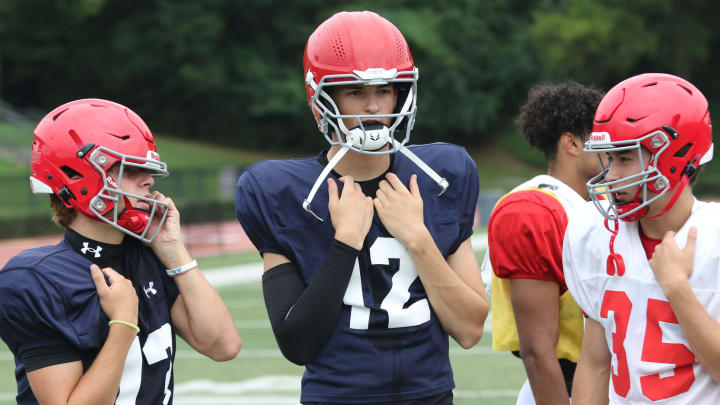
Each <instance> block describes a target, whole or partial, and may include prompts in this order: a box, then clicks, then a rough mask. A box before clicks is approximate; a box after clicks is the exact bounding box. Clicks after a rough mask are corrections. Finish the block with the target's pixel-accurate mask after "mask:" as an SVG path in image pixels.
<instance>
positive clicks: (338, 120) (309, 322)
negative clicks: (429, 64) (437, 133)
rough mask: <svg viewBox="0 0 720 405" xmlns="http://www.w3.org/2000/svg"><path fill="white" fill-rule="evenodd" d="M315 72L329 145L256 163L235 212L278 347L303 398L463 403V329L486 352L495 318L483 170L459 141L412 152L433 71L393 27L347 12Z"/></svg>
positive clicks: (336, 21) (315, 39) (315, 48)
mask: <svg viewBox="0 0 720 405" xmlns="http://www.w3.org/2000/svg"><path fill="white" fill-rule="evenodd" d="M303 68H304V72H303V75H304V77H305V83H306V88H307V94H308V101H309V104H310V109H311V111H312V113H313V116H314V117H315V119H316V121H317V123H318V127H319V129H320V131H321V132H322V133H323V135H325V137H326V139H327V140H328V141H329V142H330V149H329V150H326V151H323V152H321V153H320V154H319V155H318V156H316V157H308V158H304V159H292V160H270V161H264V162H260V163H258V164H255V165H253V166H252V167H250V168H248V170H246V171H245V172H244V173H243V174H242V176H241V177H240V179H239V182H238V189H237V203H236V212H237V217H238V219H239V221H240V223H241V224H242V226H243V228H244V229H245V231H246V232H247V233H248V235H249V236H250V239H251V240H252V242H253V243H254V244H255V246H256V247H257V249H258V250H259V252H260V254H261V255H262V257H263V262H264V267H265V272H264V274H263V292H264V296H265V303H266V306H267V310H268V315H269V318H270V322H271V325H272V328H273V332H274V333H275V337H276V340H277V342H278V346H279V347H280V349H281V351H282V353H283V354H284V355H285V357H286V358H287V359H288V360H290V361H292V362H294V363H296V364H301V365H305V366H306V371H305V374H304V376H303V380H302V394H301V402H303V403H305V404H312V403H383V404H386V403H387V404H391V403H392V404H450V403H452V389H453V387H454V382H453V377H452V371H451V369H450V361H449V355H448V334H449V335H450V336H452V337H453V338H454V339H455V340H456V341H457V342H458V343H459V344H460V345H461V346H462V347H464V348H470V347H472V346H473V345H475V343H476V342H477V341H478V340H479V339H480V337H481V336H482V332H483V323H484V320H485V318H486V316H487V312H488V302H487V298H486V296H485V293H484V290H483V285H482V280H481V276H480V271H479V268H478V265H477V262H476V260H475V256H474V253H473V250H472V246H471V244H470V236H471V235H472V224H473V217H474V213H475V206H476V204H477V195H478V171H477V167H476V166H475V164H474V162H473V161H472V159H471V158H470V156H469V155H468V154H467V152H465V150H464V149H463V148H461V147H458V146H455V145H449V144H432V145H417V146H406V142H407V141H408V138H409V135H410V130H411V129H412V126H413V123H414V120H415V113H416V111H417V78H418V70H417V68H416V67H415V65H414V63H413V59H412V56H411V54H410V50H409V48H408V45H407V43H406V42H405V39H404V38H403V35H402V34H401V33H400V31H398V29H397V28H396V27H395V26H394V25H393V24H392V23H390V22H389V21H388V20H386V19H384V18H383V17H381V16H379V15H377V14H375V13H372V12H367V11H364V12H342V13H338V14H335V15H333V16H332V17H331V18H329V19H328V20H326V21H325V22H323V23H322V24H321V25H320V26H319V27H318V28H317V29H316V30H315V31H314V32H313V33H312V35H311V36H310V38H309V40H308V42H307V46H306V48H305V57H304V64H303ZM396 134H399V136H398V137H397V138H396V136H395V135H396ZM438 194H440V195H438Z"/></svg>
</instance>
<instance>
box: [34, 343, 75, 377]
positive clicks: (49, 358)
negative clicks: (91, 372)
mask: <svg viewBox="0 0 720 405" xmlns="http://www.w3.org/2000/svg"><path fill="white" fill-rule="evenodd" d="M20 360H21V361H22V362H23V366H25V371H28V372H30V371H34V370H37V369H41V368H43V367H47V366H54V365H55V364H61V363H71V362H73V361H77V360H82V357H80V353H78V352H77V350H75V348H74V347H72V346H71V345H69V344H60V345H51V346H41V347H36V348H34V349H28V350H25V351H24V352H22V354H21V355H20Z"/></svg>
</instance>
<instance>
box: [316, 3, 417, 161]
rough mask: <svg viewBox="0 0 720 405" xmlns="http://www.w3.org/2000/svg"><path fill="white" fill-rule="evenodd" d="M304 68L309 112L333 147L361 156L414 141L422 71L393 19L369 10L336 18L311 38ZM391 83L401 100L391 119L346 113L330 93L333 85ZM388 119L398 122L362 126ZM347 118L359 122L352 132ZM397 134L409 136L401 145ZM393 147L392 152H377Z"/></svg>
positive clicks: (325, 24) (398, 100)
mask: <svg viewBox="0 0 720 405" xmlns="http://www.w3.org/2000/svg"><path fill="white" fill-rule="evenodd" d="M303 69H304V74H305V84H306V86H305V88H306V90H307V96H308V103H309V104H310V109H311V110H312V112H313V115H314V116H315V120H316V121H317V123H318V128H319V129H320V132H322V133H323V135H325V138H326V139H327V140H328V142H330V144H332V145H336V144H340V145H343V146H346V147H348V148H350V149H353V150H355V151H358V152H361V153H392V152H396V151H397V150H398V149H399V148H400V147H402V145H404V144H405V143H406V142H407V141H408V140H409V138H410V130H411V129H412V127H413V125H414V122H415V113H416V111H417V79H418V70H417V68H415V65H414V63H413V58H412V55H411V54H410V48H409V47H408V45H407V42H405V38H404V37H403V35H402V34H401V33H400V31H399V30H398V29H397V28H396V27H395V26H394V25H393V24H392V23H391V22H390V21H388V20H386V19H384V18H383V17H381V16H379V15H377V14H375V13H373V12H370V11H360V12H341V13H338V14H335V15H333V16H332V17H330V18H329V19H328V20H326V21H325V22H323V23H322V24H320V26H319V27H318V28H317V29H316V30H315V32H313V33H312V35H310V38H309V39H308V42H307V45H306V47H305V55H304V58H303ZM387 83H393V85H394V87H395V89H397V91H398V96H397V102H396V104H395V110H394V111H393V113H392V114H386V115H374V116H368V115H342V114H340V111H338V108H337V106H336V105H335V102H334V101H333V99H332V98H331V97H330V95H329V94H328V93H327V91H326V90H327V89H326V87H328V86H345V85H353V84H354V85H357V84H361V85H380V84H387ZM386 117H389V118H393V119H394V120H393V122H392V124H391V126H390V127H389V128H388V127H386V126H384V125H379V124H375V125H368V127H365V126H363V124H362V122H361V120H362V119H367V118H386ZM343 118H345V119H348V118H350V119H355V120H356V121H357V126H356V127H354V128H347V127H346V126H345V125H344V124H343V121H342V119H343ZM396 130H397V131H402V132H404V135H405V136H404V139H403V140H402V141H397V140H395V139H394V132H395V131H396ZM333 132H335V133H336V134H337V141H333V140H332V133H333ZM388 144H390V150H389V151H378V149H380V148H383V147H384V146H386V145H388Z"/></svg>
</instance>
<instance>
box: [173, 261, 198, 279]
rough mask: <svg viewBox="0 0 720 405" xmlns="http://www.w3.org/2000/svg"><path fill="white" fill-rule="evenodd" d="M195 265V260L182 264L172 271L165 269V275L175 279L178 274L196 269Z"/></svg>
mask: <svg viewBox="0 0 720 405" xmlns="http://www.w3.org/2000/svg"><path fill="white" fill-rule="evenodd" d="M197 265H198V264H197V260H193V261H191V262H190V263H187V264H183V265H182V266H180V267H176V268H174V269H167V270H165V272H166V273H167V275H168V276H170V277H175V276H177V275H179V274H183V273H185V272H186V271H188V270H192V269H194V268H195V267H197Z"/></svg>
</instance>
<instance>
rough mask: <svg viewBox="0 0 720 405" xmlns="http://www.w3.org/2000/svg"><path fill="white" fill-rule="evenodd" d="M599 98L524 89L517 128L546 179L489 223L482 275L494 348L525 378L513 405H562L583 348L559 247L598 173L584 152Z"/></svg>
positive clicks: (549, 87) (560, 88)
mask: <svg viewBox="0 0 720 405" xmlns="http://www.w3.org/2000/svg"><path fill="white" fill-rule="evenodd" d="M600 99H602V93H600V92H599V91H597V90H595V89H592V88H588V87H585V86H583V85H581V84H578V83H574V82H567V83H559V84H541V85H537V86H535V87H533V88H532V89H530V92H529V93H528V101H527V103H526V104H525V105H524V106H523V107H522V108H521V110H520V115H519V116H518V119H517V123H518V125H519V127H520V130H521V131H522V133H523V134H524V135H525V137H526V138H527V140H528V142H529V143H530V145H531V146H533V147H534V148H536V149H538V150H540V151H541V152H543V154H544V155H545V159H546V161H547V174H542V175H539V176H536V177H534V178H532V179H530V180H528V181H526V182H524V183H522V184H520V185H519V186H517V187H515V188H514V189H513V190H512V191H511V192H510V193H509V194H507V195H505V196H504V197H502V198H501V199H500V201H499V202H498V203H497V204H496V206H495V208H494V209H493V212H492V214H491V216H490V220H489V222H488V252H487V253H486V259H485V260H484V261H483V271H484V272H490V273H492V274H491V276H492V278H491V286H492V294H491V297H492V308H493V310H492V322H493V334H492V337H493V347H494V348H495V349H496V350H503V351H511V352H512V353H513V354H515V355H518V356H519V357H520V358H521V359H522V361H523V364H524V366H525V370H526V371H527V375H528V381H529V383H528V381H525V384H524V385H523V387H522V389H521V392H520V395H519V396H518V400H517V404H518V405H527V404H534V403H537V404H569V395H570V393H571V387H572V378H573V374H574V372H575V364H576V362H577V359H578V355H579V353H580V345H581V342H582V332H583V320H582V313H581V311H580V309H579V308H578V306H577V304H576V303H575V301H574V300H573V298H572V296H571V295H570V293H569V292H568V291H567V286H566V285H565V276H564V274H563V266H562V240H563V235H564V234H565V228H566V227H567V222H568V219H569V218H570V217H571V216H572V215H573V212H574V211H575V210H576V209H577V207H578V206H581V205H582V204H583V203H585V202H586V201H587V200H588V192H587V189H586V188H585V183H586V182H587V181H588V180H589V179H590V178H592V177H593V176H595V175H597V174H598V173H599V172H600V171H601V170H602V168H601V167H600V165H599V163H598V161H597V158H596V156H595V155H594V154H591V153H585V152H583V145H584V143H585V141H586V140H587V139H588V137H589V135H590V132H591V130H592V125H593V115H594V114H595V109H596V108H597V106H598V104H599V103H600Z"/></svg>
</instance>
